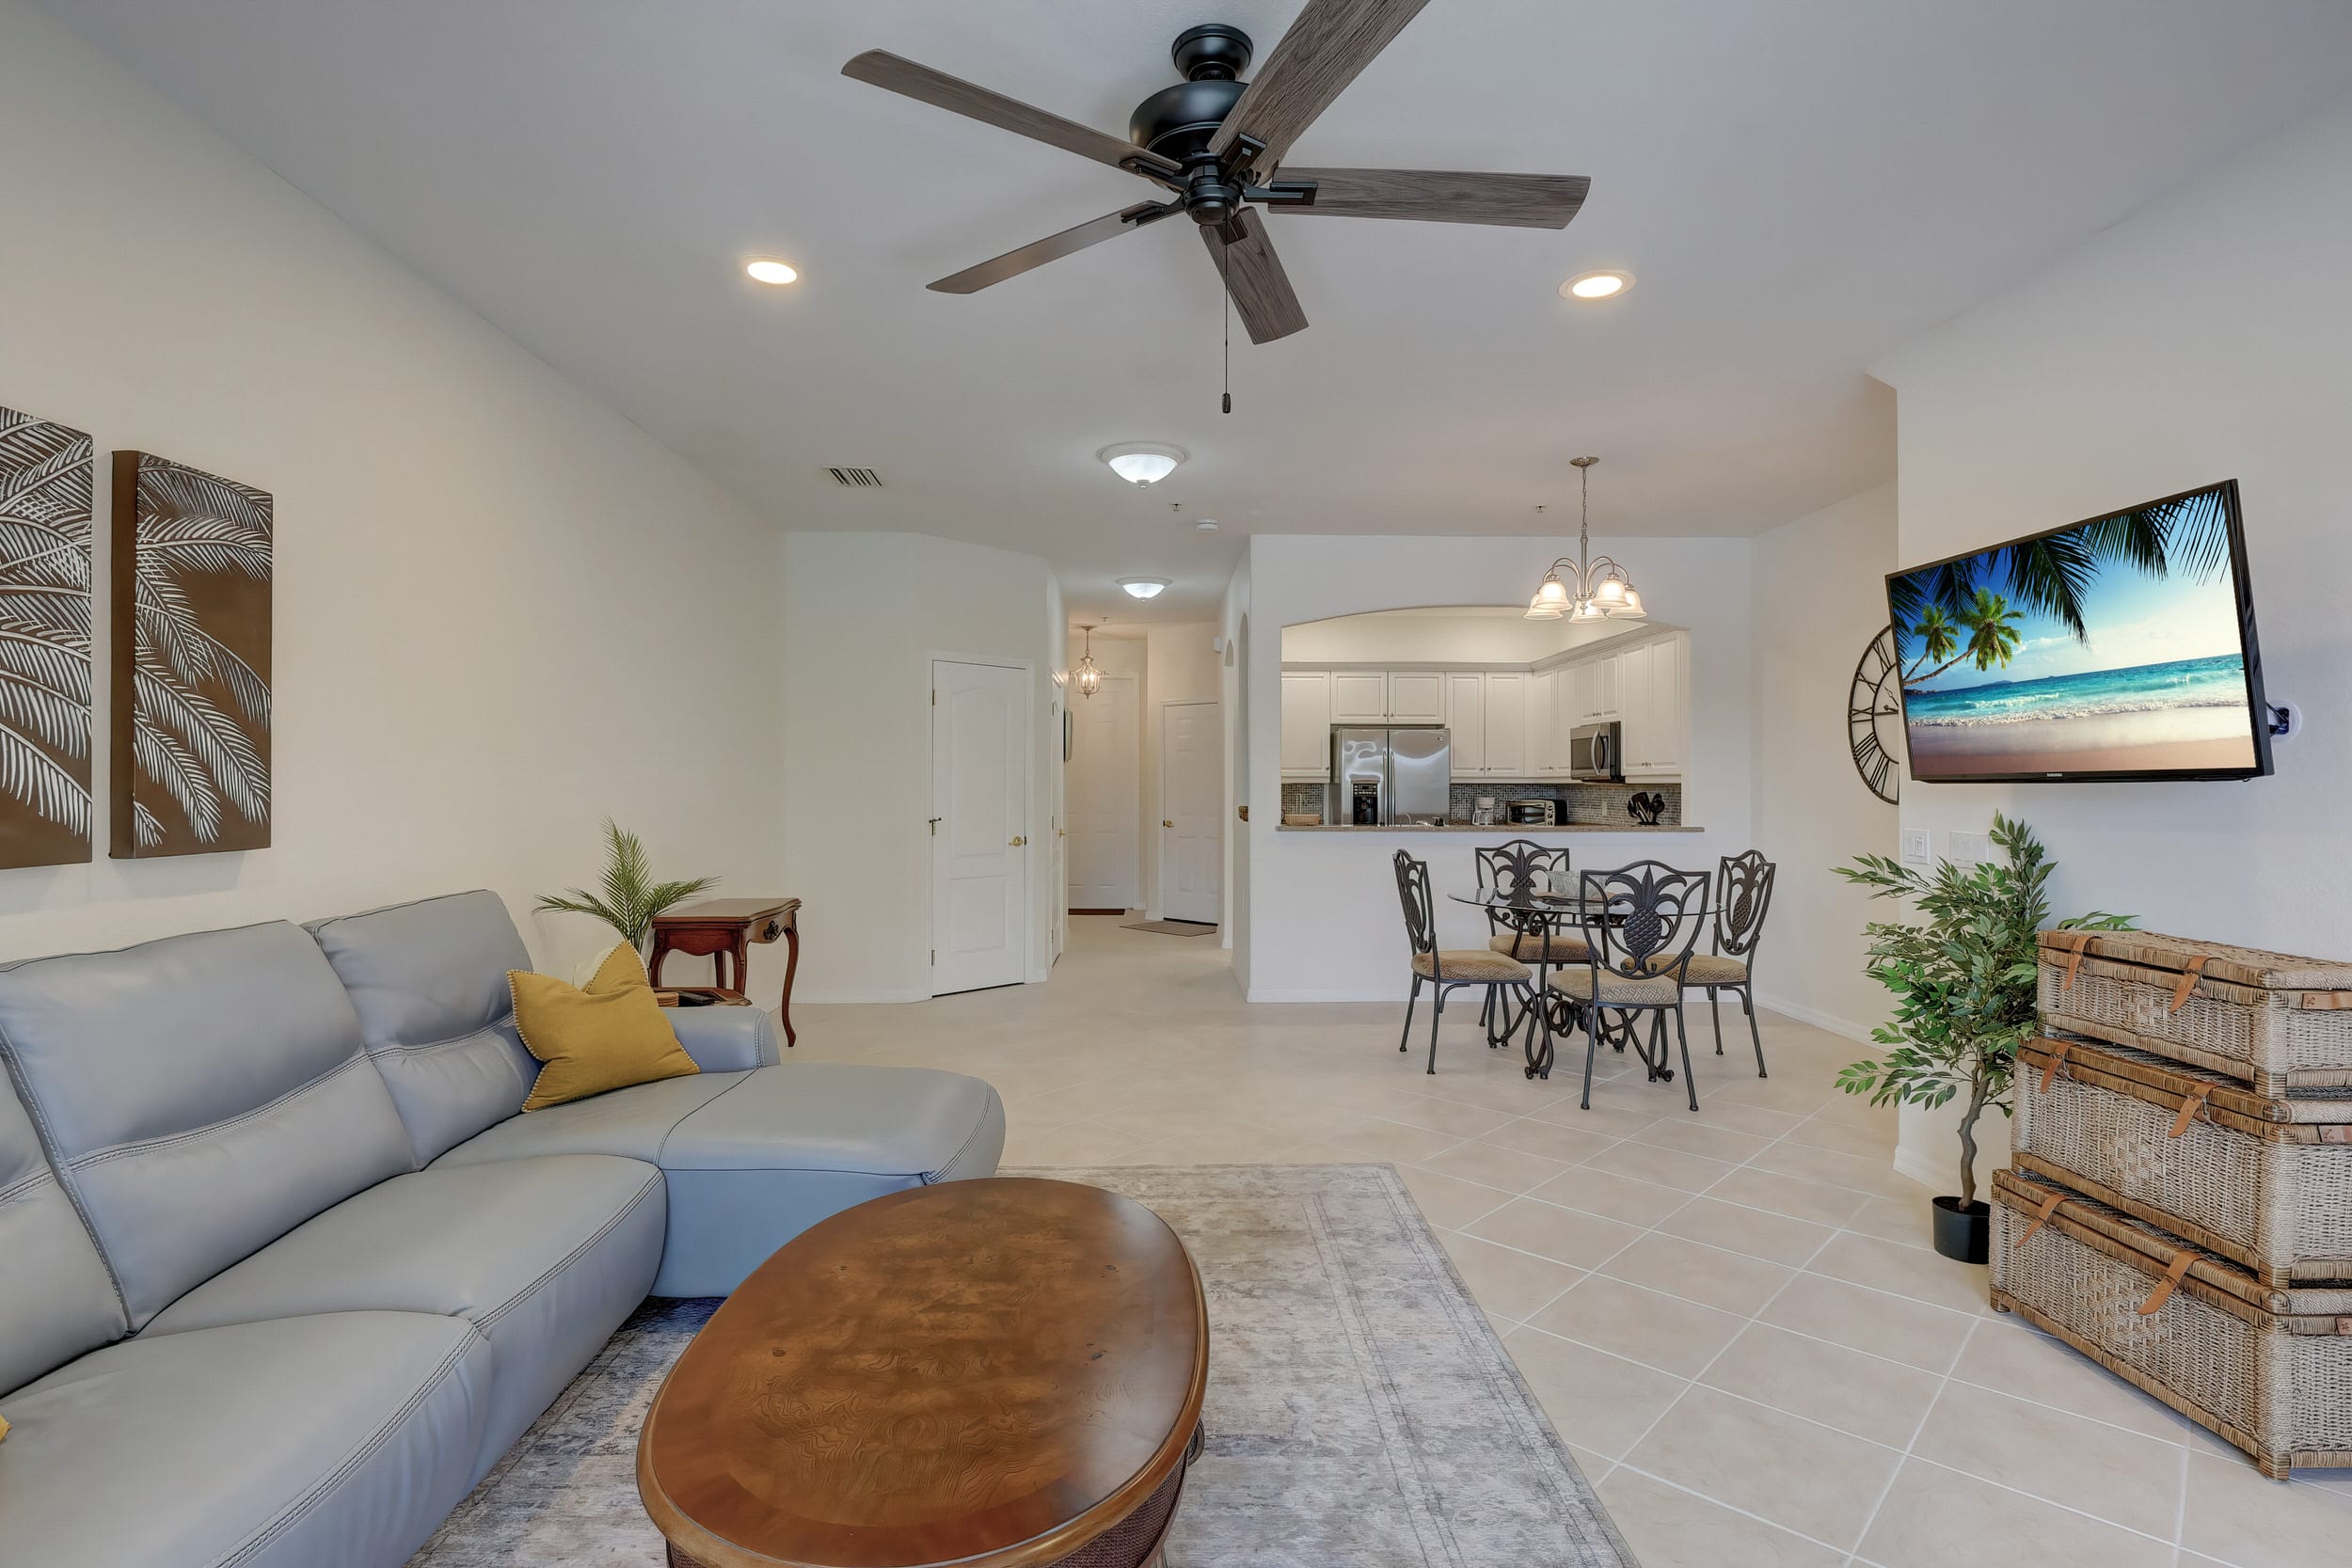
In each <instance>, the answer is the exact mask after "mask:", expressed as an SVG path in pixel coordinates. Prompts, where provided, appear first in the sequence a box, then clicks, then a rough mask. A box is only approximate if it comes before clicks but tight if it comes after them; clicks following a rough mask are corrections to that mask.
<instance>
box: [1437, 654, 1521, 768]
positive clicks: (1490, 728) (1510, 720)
mask: <svg viewBox="0 0 2352 1568" xmlns="http://www.w3.org/2000/svg"><path fill="white" fill-rule="evenodd" d="M1483 678H1484V680H1485V681H1486V772H1487V773H1489V774H1502V775H1505V776H1508V777H1512V778H1521V779H1523V778H1526V777H1527V776H1528V775H1530V774H1531V773H1533V772H1534V758H1532V757H1530V756H1529V755H1528V753H1527V676H1526V675H1525V674H1523V673H1520V672H1518V671H1517V670H1489V671H1487V672H1486V675H1485V676H1484V677H1483ZM1454 771H1456V772H1459V771H1461V769H1460V768H1459V767H1458V766H1456V768H1455V769H1454Z"/></svg>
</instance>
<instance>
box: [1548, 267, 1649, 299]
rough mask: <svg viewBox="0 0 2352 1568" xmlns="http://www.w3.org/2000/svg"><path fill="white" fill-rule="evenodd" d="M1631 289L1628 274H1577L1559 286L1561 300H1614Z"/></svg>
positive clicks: (1631, 285)
mask: <svg viewBox="0 0 2352 1568" xmlns="http://www.w3.org/2000/svg"><path fill="white" fill-rule="evenodd" d="M1631 287H1633V275H1632V274H1631V273H1629V272H1585V273H1579V274H1578V275H1577V276H1576V277H1571V278H1569V279H1568V280H1567V281H1566V282H1565V283H1563V284H1561V285H1560V297H1561V298H1562V299H1614V298H1616V297H1617V296H1618V295H1619V294H1621V293H1625V292H1626V291H1627V290H1628V289H1630V288H1631Z"/></svg>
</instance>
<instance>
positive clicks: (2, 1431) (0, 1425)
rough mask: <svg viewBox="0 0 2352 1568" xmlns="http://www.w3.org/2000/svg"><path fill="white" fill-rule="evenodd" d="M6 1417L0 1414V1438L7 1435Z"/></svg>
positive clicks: (2, 1438)
mask: <svg viewBox="0 0 2352 1568" xmlns="http://www.w3.org/2000/svg"><path fill="white" fill-rule="evenodd" d="M7 1437H8V1418H7V1417H6V1416H0V1440H5V1439H6V1438H7Z"/></svg>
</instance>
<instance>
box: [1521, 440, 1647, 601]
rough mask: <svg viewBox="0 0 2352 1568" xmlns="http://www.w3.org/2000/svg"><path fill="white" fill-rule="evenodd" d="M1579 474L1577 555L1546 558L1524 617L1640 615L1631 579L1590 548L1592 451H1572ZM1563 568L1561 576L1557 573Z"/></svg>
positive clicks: (1617, 566)
mask: <svg viewBox="0 0 2352 1568" xmlns="http://www.w3.org/2000/svg"><path fill="white" fill-rule="evenodd" d="M1568 461H1569V462H1571V463H1573V464H1575V465H1576V470H1577V474H1578V477H1579V480H1580V498H1581V499H1580V503H1579V508H1578V513H1577V525H1576V559H1575V560H1573V561H1571V560H1569V559H1568V558H1567V557H1566V556H1565V555H1564V556H1562V557H1561V558H1560V559H1559V560H1557V561H1555V562H1552V563H1551V569H1550V570H1549V571H1548V572H1546V573H1545V574H1544V580H1543V581H1542V582H1541V583H1540V584H1538V585H1537V586H1536V589H1535V596H1534V598H1532V599H1530V600H1528V601H1527V618H1528V619H1529V620H1531V621H1557V620H1560V619H1561V618H1563V617H1564V616H1565V618H1567V619H1568V620H1571V621H1604V620H1606V621H1643V620H1647V619H1648V618H1649V612H1648V611H1646V610H1644V609H1643V608H1642V595H1641V594H1637V593H1635V592H1634V589H1633V581H1632V579H1631V578H1629V577H1627V576H1626V574H1625V568H1624V567H1622V566H1620V565H1618V564H1617V563H1616V562H1613V561H1612V560H1610V559H1609V558H1608V557H1607V556H1605V555H1604V556H1602V557H1601V558H1600V559H1599V560H1598V561H1595V560H1593V559H1592V554H1593V465H1594V464H1596V463H1597V462H1599V461H1600V459H1599V458H1597V457H1571V458H1569V459H1568ZM1564 571H1565V573H1567V579H1566V580H1565V581H1563V580H1561V577H1560V574H1561V573H1562V572H1564Z"/></svg>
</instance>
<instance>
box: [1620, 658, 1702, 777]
mask: <svg viewBox="0 0 2352 1568" xmlns="http://www.w3.org/2000/svg"><path fill="white" fill-rule="evenodd" d="M1686 646H1687V644H1686V643H1685V642H1684V641H1683V639H1682V637H1681V635H1680V634H1679V633H1677V634H1676V635H1674V636H1671V637H1665V638H1661V639H1660V640H1659V641H1655V642H1645V643H1643V644H1642V645H1641V646H1640V647H1638V648H1629V649H1627V650H1626V651H1625V652H1624V653H1622V654H1620V655H1618V656H1617V673H1618V681H1619V698H1620V705H1621V707H1622V710H1623V711H1622V715H1621V717H1622V719H1623V721H1624V724H1625V771H1626V777H1627V778H1629V779H1661V778H1664V779H1672V778H1679V777H1681V774H1682V759H1683V752H1684V751H1685V749H1686V742H1685V738H1684V732H1685V731H1686V730H1687V729H1688V727H1689V721H1688V716H1687V714H1686V712H1685V707H1686V699H1685V697H1684V692H1683V664H1684V662H1685V660H1684V657H1683V653H1684V649H1685V647H1686Z"/></svg>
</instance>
